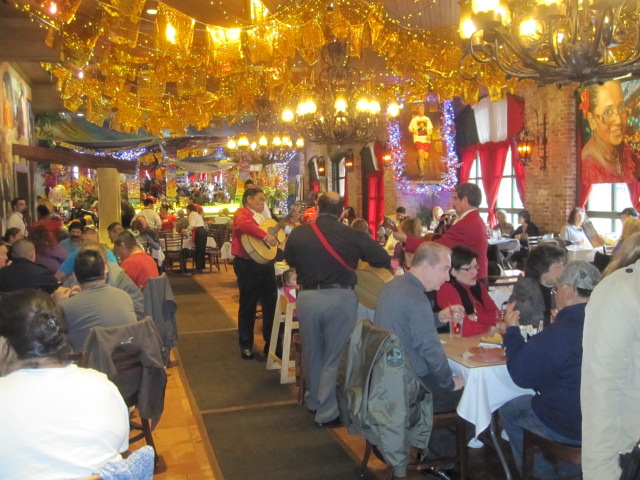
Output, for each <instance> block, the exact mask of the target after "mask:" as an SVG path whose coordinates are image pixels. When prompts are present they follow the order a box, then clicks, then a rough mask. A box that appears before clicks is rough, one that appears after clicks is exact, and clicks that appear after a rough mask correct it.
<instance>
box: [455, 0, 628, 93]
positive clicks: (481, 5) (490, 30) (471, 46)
mask: <svg viewBox="0 0 640 480" xmlns="http://www.w3.org/2000/svg"><path fill="white" fill-rule="evenodd" d="M637 7H638V2H637V1H632V0H628V1H625V0H596V1H594V0H512V1H509V2H506V1H505V0H471V9H470V10H471V11H469V5H468V3H467V4H466V5H463V6H462V7H461V10H462V11H461V15H460V36H461V37H462V38H463V41H464V55H463V57H462V59H461V60H460V63H459V72H460V74H461V75H462V77H463V78H465V79H467V80H474V79H476V78H477V77H478V75H479V69H478V68H477V65H475V66H474V64H473V61H470V59H472V60H474V61H475V62H478V63H489V62H495V63H497V65H498V66H499V67H500V68H501V69H502V70H503V71H504V72H505V73H506V74H507V77H515V78H519V79H531V80H535V81H536V82H537V83H539V84H541V85H546V84H551V83H556V84H568V83H572V82H581V83H582V82H587V81H604V80H607V79H611V78H615V77H620V76H623V75H628V74H636V73H640V64H639V63H638V60H639V59H640V19H639V16H638V10H637ZM465 10H466V11H465Z"/></svg>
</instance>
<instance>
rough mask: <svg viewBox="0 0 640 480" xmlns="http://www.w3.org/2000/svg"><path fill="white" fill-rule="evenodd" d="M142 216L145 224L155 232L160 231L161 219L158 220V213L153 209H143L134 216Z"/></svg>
mask: <svg viewBox="0 0 640 480" xmlns="http://www.w3.org/2000/svg"><path fill="white" fill-rule="evenodd" d="M140 215H142V216H143V217H144V218H145V220H146V221H147V224H148V225H149V226H150V227H151V228H153V229H155V230H160V229H161V228H162V219H161V218H160V215H158V213H157V212H156V211H155V210H154V209H153V208H146V207H145V208H143V209H142V210H140V212H139V213H138V215H136V216H140Z"/></svg>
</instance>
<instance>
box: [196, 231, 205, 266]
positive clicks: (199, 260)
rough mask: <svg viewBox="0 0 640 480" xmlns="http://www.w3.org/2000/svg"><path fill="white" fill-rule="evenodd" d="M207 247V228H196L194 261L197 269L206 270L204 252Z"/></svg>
mask: <svg viewBox="0 0 640 480" xmlns="http://www.w3.org/2000/svg"><path fill="white" fill-rule="evenodd" d="M206 248H207V229H206V228H204V227H198V228H196V241H195V245H194V249H195V253H194V263H195V264H196V269H197V270H204V252H205V249H206Z"/></svg>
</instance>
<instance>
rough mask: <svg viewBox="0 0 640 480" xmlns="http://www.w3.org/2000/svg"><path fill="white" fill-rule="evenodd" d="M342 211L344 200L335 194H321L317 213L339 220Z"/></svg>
mask: <svg viewBox="0 0 640 480" xmlns="http://www.w3.org/2000/svg"><path fill="white" fill-rule="evenodd" d="M343 210H344V199H343V198H342V197H341V196H340V194H339V193H337V192H326V193H323V194H322V195H321V196H320V198H319V199H318V213H319V214H320V215H331V216H333V217H336V218H340V216H341V215H342V211H343Z"/></svg>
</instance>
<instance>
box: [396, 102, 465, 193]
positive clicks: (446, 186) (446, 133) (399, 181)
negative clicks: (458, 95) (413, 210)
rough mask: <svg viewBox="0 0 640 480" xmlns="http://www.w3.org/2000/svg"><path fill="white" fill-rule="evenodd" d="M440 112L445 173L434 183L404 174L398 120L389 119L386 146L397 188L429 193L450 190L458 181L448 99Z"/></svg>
mask: <svg viewBox="0 0 640 480" xmlns="http://www.w3.org/2000/svg"><path fill="white" fill-rule="evenodd" d="M440 113H441V115H442V127H441V136H442V141H443V143H444V147H445V150H446V152H447V156H446V158H445V159H444V160H445V162H446V164H447V173H443V174H442V181H441V182H440V183H438V184H436V185H434V184H426V183H425V184H421V183H416V182H414V181H411V180H409V178H408V177H407V174H406V161H405V156H406V151H405V149H404V147H403V146H402V142H401V138H402V134H401V132H400V122H398V121H396V120H394V121H390V122H389V124H388V126H387V134H388V136H389V142H388V148H389V150H390V154H391V161H390V162H389V163H390V165H391V169H392V171H393V176H394V179H395V181H396V185H397V186H398V189H399V190H401V191H403V192H404V193H408V194H420V195H423V194H427V195H430V194H432V193H435V192H441V191H442V190H451V189H452V188H454V187H455V185H456V184H457V183H458V176H457V170H458V168H459V167H460V163H459V161H458V155H457V153H456V149H455V134H456V128H455V122H454V119H455V112H454V110H453V103H452V102H451V101H450V100H445V101H444V102H442V106H441V110H440Z"/></svg>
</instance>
